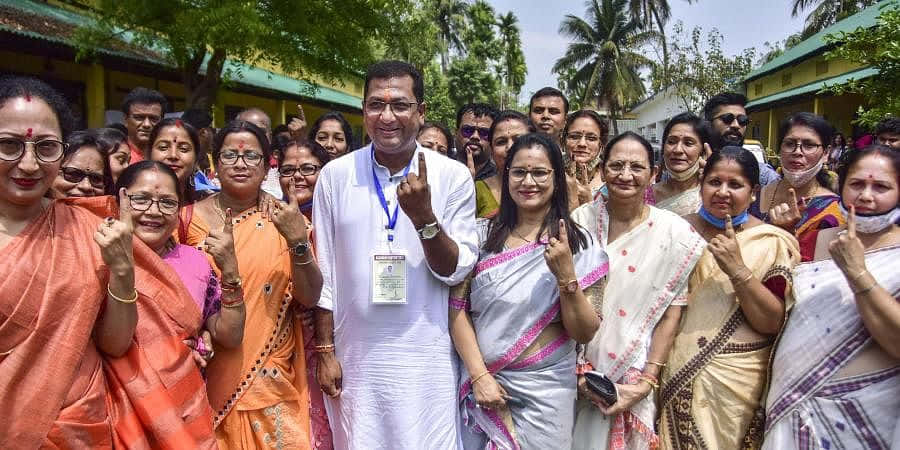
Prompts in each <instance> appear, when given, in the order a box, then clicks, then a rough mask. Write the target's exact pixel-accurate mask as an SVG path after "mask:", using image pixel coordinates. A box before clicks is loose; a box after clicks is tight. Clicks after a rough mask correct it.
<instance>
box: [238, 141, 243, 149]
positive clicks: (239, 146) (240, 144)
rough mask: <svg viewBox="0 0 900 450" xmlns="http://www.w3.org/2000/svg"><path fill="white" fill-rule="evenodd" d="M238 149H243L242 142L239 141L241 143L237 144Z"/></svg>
mask: <svg viewBox="0 0 900 450" xmlns="http://www.w3.org/2000/svg"><path fill="white" fill-rule="evenodd" d="M238 148H241V149H242V148H244V141H241V142H240V143H239V144H238Z"/></svg>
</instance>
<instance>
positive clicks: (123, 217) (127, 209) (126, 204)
mask: <svg viewBox="0 0 900 450" xmlns="http://www.w3.org/2000/svg"><path fill="white" fill-rule="evenodd" d="M131 210H132V208H131V200H130V199H129V198H128V194H127V193H126V192H125V188H121V189H119V220H120V221H122V222H124V223H125V224H127V225H128V226H133V225H134V223H133V221H132V216H131Z"/></svg>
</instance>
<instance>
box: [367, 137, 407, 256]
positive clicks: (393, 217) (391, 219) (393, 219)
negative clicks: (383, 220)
mask: <svg viewBox="0 0 900 450" xmlns="http://www.w3.org/2000/svg"><path fill="white" fill-rule="evenodd" d="M413 161H415V154H413V157H412V158H410V160H409V165H408V166H406V169H404V170H403V175H401V176H402V177H405V176H406V174H408V173H409V169H410V167H412V165H413ZM375 164H376V162H375V146H374V145H373V146H372V178H373V179H374V180H375V193H377V194H378V201H379V202H381V208H382V209H384V214H385V215H386V216H387V218H388V224H387V226H386V227H385V228H386V229H387V230H390V231H393V230H394V227H395V226H397V211H398V210H399V209H400V202H399V201H398V202H397V204H396V205H394V213H393V214H391V212H390V211H389V210H388V205H387V200H386V199H385V198H384V189H382V188H381V182H380V181H378V174H376V173H375ZM393 241H394V234H393V233H391V232H388V242H393Z"/></svg>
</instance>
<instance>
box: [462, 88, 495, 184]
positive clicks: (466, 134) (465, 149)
mask: <svg viewBox="0 0 900 450" xmlns="http://www.w3.org/2000/svg"><path fill="white" fill-rule="evenodd" d="M495 117H497V110H496V109H495V108H494V107H493V106H491V105H487V104H484V103H469V104H466V105H463V106H462V107H461V108H459V111H457V112H456V157H457V159H459V161H460V162H462V163H463V164H466V165H468V161H469V155H471V156H472V166H471V167H470V168H469V170H473V169H474V173H473V178H474V179H475V181H478V180H483V179H485V178H489V177H492V176H494V175H496V174H497V168H496V167H494V163H493V162H492V158H491V125H493V123H494V118H495Z"/></svg>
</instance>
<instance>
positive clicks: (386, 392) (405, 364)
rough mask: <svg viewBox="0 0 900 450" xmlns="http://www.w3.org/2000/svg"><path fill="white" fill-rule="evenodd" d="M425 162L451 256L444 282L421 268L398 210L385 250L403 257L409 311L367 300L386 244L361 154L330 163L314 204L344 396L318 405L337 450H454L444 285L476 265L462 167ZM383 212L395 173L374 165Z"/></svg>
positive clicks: (430, 158) (471, 199)
mask: <svg viewBox="0 0 900 450" xmlns="http://www.w3.org/2000/svg"><path fill="white" fill-rule="evenodd" d="M420 152H422V153H424V154H425V162H426V165H427V169H428V183H429V186H430V189H431V207H432V209H433V210H434V214H435V216H436V217H437V219H438V222H439V223H440V224H441V227H442V228H443V230H444V232H446V233H447V235H448V236H450V238H451V239H453V241H454V242H456V244H457V246H458V247H459V260H458V262H457V268H456V271H455V272H454V273H453V274H451V275H450V276H449V277H442V276H440V275H438V274H436V273H434V272H433V271H432V270H431V268H430V267H429V266H428V263H427V261H426V259H425V254H424V252H423V250H422V244H421V243H420V241H419V237H418V234H417V233H416V231H415V227H414V225H413V224H412V222H410V220H409V218H408V217H407V216H406V215H405V214H404V212H403V209H402V208H400V210H399V212H398V214H397V216H398V220H397V224H396V228H395V232H394V242H393V244H392V247H393V248H400V249H403V250H404V251H405V252H406V255H407V278H408V280H407V286H408V288H407V304H405V305H376V304H373V303H372V301H371V294H370V286H371V280H370V278H371V270H372V269H371V265H370V264H371V259H372V254H373V252H375V251H376V250H379V249H381V248H383V246H384V245H385V241H386V233H385V230H384V229H385V225H386V224H387V216H386V214H385V212H384V209H383V208H382V206H381V203H380V202H379V200H378V195H377V193H376V190H375V185H374V181H373V179H372V167H373V163H374V161H373V159H372V149H371V146H366V147H364V148H362V149H359V150H357V151H354V152H351V153H349V154H347V155H345V156H343V157H341V158H338V159H337V160H334V161H332V162H330V163H328V164H327V165H326V166H325V167H324V168H323V169H322V172H321V174H320V175H319V180H318V183H317V184H316V190H315V196H314V202H313V221H314V226H315V230H316V231H315V234H316V252H317V255H318V261H319V266H320V267H321V270H322V277H323V279H324V284H323V286H322V295H321V298H320V300H319V306H320V307H322V308H324V309H328V310H331V311H333V313H334V340H335V347H336V354H337V358H338V361H340V363H341V367H342V369H343V392H342V394H341V396H340V397H339V398H338V399H335V400H332V399H328V398H326V409H327V410H328V419H329V422H330V424H331V428H332V430H333V432H334V444H335V448H338V449H416V450H419V449H453V448H458V446H459V440H458V434H457V422H458V418H457V414H458V408H457V407H456V395H457V394H456V356H455V351H454V348H453V344H452V342H451V340H450V334H449V328H448V313H447V307H448V305H447V301H448V296H449V287H448V285H455V284H458V283H460V282H462V280H463V279H464V278H465V276H466V275H467V274H468V273H469V272H470V271H471V270H472V268H473V267H474V265H475V262H476V259H477V251H478V250H477V245H478V238H477V235H476V232H475V187H474V183H473V182H472V178H471V175H470V174H469V171H468V169H466V167H465V166H463V165H462V164H460V163H459V162H457V161H454V160H451V159H450V158H447V157H445V156H443V155H441V154H440V153H437V152H432V151H428V150H427V149H423V147H421V146H420V147H419V148H418V149H417V150H416V155H414V156H413V160H412V162H413V164H412V167H411V169H410V172H411V173H416V174H418V153H420ZM375 172H376V173H377V175H378V179H379V181H380V183H381V186H382V188H383V189H384V195H385V198H386V199H387V201H388V206H389V210H390V211H391V212H393V209H394V206H395V205H396V204H397V200H396V199H397V195H396V192H397V186H398V185H399V184H400V181H401V180H402V179H403V178H402V177H401V176H400V175H401V174H402V172H400V173H397V174H395V176H393V177H391V176H390V174H389V171H388V170H387V169H386V168H385V167H383V166H381V165H379V164H377V163H375Z"/></svg>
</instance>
